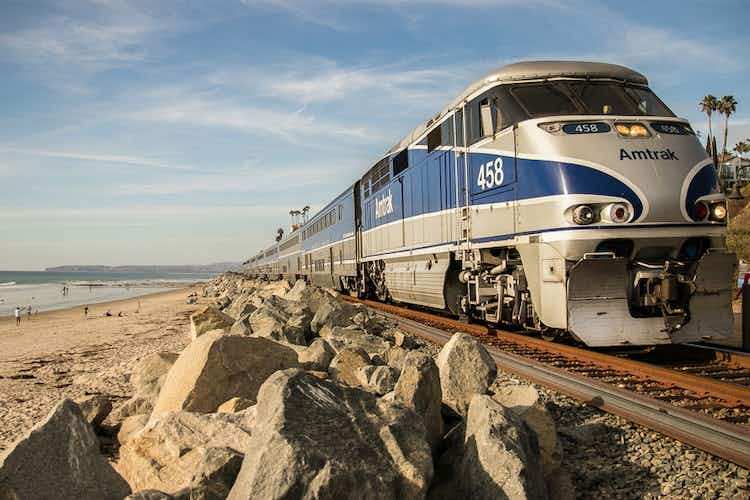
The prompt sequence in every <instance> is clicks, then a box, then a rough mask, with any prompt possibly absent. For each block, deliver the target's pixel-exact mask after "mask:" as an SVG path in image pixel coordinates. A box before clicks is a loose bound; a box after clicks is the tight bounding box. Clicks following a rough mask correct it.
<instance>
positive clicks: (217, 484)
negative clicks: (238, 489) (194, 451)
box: [178, 448, 244, 500]
mask: <svg viewBox="0 0 750 500" xmlns="http://www.w3.org/2000/svg"><path fill="white" fill-rule="evenodd" d="M243 458H244V455H243V454H242V453H239V452H238V451H236V450H233V449H232V448H209V449H208V450H207V451H206V454H205V455H204V456H203V460H202V461H201V463H200V464H199V465H198V468H197V469H196V471H195V474H193V478H192V479H191V480H190V485H189V486H188V487H187V488H186V489H185V490H182V492H179V493H178V496H180V497H184V499H185V500H224V499H225V498H226V497H227V495H229V491H230V490H231V489H232V485H233V484H234V481H235V479H237V474H239V472H240V468H241V467H242V459H243ZM180 493H182V495H180Z"/></svg>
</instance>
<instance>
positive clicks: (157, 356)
mask: <svg viewBox="0 0 750 500" xmlns="http://www.w3.org/2000/svg"><path fill="white" fill-rule="evenodd" d="M177 356H178V354H176V353H173V352H165V351H162V352H155V353H152V354H149V355H148V356H145V357H143V358H142V359H141V360H140V361H138V363H137V364H136V365H135V367H134V368H133V371H132V372H131V374H130V384H131V385H132V386H133V389H134V391H135V394H136V395H138V396H142V397H144V398H147V399H150V400H151V401H152V402H153V401H154V400H155V399H156V397H157V396H158V395H159V391H160V390H161V386H162V385H163V384H164V379H165V378H166V377H167V372H168V371H169V369H170V368H172V365H173V364H174V362H175V361H177Z"/></svg>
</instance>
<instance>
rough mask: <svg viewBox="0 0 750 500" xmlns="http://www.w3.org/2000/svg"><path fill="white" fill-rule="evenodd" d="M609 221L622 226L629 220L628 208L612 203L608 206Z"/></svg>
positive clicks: (624, 205) (621, 204)
mask: <svg viewBox="0 0 750 500" xmlns="http://www.w3.org/2000/svg"><path fill="white" fill-rule="evenodd" d="M608 212H609V220H611V221H612V222H616V223H618V224H622V223H623V222H627V221H628V220H629V219H630V208H628V206H627V205H626V204H624V203H612V204H611V205H610V206H609V211H608Z"/></svg>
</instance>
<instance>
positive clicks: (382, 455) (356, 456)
mask: <svg viewBox="0 0 750 500" xmlns="http://www.w3.org/2000/svg"><path fill="white" fill-rule="evenodd" d="M257 409H258V413H257V420H256V425H255V427H254V429H253V436H252V437H251V439H250V444H249V446H248V447H247V450H248V451H247V452H246V454H245V460H244V462H243V464H242V469H241V470H240V474H239V476H238V477H237V480H236V481H235V484H234V486H233V488H232V491H231V492H230V494H229V497H228V498H229V499H232V500H239V499H250V498H355V497H356V498H407V499H409V498H423V497H424V495H425V492H426V490H427V486H428V484H429V482H430V479H431V477H432V459H431V456H430V448H429V445H428V444H427V442H426V441H425V430H424V426H423V425H422V422H421V419H420V418H419V417H418V416H417V415H416V414H415V413H414V412H412V411H411V410H409V409H407V408H405V407H404V406H402V405H399V404H394V403H387V402H382V401H379V400H378V399H377V398H376V397H375V396H374V395H372V394H370V393H368V392H365V391H362V390H359V389H354V388H348V387H344V386H341V385H338V384H335V383H332V382H329V381H326V380H320V379H318V378H316V377H314V376H313V375H311V374H309V373H307V372H304V371H301V370H285V371H281V372H277V373H275V374H274V375H272V376H271V377H270V378H269V379H268V380H267V381H266V383H265V384H263V387H262V388H261V391H260V393H259V394H258V406H257Z"/></svg>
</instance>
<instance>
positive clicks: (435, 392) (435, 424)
mask: <svg viewBox="0 0 750 500" xmlns="http://www.w3.org/2000/svg"><path fill="white" fill-rule="evenodd" d="M394 390H395V394H394V397H395V399H396V400H398V401H401V402H402V403H404V404H405V405H406V406H408V407H409V408H411V409H412V410H414V411H415V412H417V414H418V415H420V416H421V417H422V419H423V420H424V425H425V429H427V439H428V441H429V443H430V446H431V447H432V449H433V451H434V450H436V449H437V446H438V444H439V443H440V440H441V439H442V438H443V418H442V416H441V414H440V406H441V401H442V390H441V389H440V373H439V372H438V367H437V365H435V362H434V361H433V360H432V357H431V356H430V355H428V354H425V353H423V352H420V351H412V352H410V353H409V354H408V355H407V356H406V358H405V359H404V363H403V368H402V370H401V376H399V378H398V382H397V383H396V387H395V389H394Z"/></svg>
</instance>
